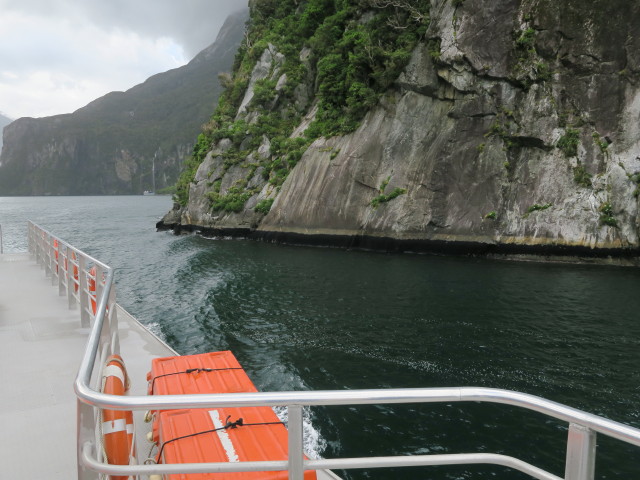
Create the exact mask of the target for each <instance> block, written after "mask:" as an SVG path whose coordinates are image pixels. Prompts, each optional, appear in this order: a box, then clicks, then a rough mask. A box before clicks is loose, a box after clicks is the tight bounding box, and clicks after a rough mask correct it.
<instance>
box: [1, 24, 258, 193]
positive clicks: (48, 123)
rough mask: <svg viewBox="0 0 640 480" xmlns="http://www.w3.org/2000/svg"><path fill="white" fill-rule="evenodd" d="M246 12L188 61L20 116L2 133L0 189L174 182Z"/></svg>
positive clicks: (105, 189)
mask: <svg viewBox="0 0 640 480" xmlns="http://www.w3.org/2000/svg"><path fill="white" fill-rule="evenodd" d="M246 18H247V13H246V12H244V13H239V14H237V15H234V16H232V17H230V18H229V19H228V20H227V22H226V23H225V25H224V26H223V27H222V29H221V31H220V33H219V35H218V38H217V40H216V42H215V43H213V44H212V45H211V46H210V47H208V48H207V49H205V50H203V51H202V52H201V53H200V54H198V55H197V56H196V57H195V58H194V59H193V60H192V61H191V62H189V64H187V65H185V66H183V67H180V68H177V69H174V70H171V71H168V72H165V73H161V74H158V75H154V76H153V77H151V78H149V79H148V80H147V81H146V82H144V83H143V84H140V85H137V86H135V87H133V88H131V89H130V90H128V91H126V92H112V93H109V94H107V95H105V96H104V97H102V98H100V99H97V100H95V101H93V102H91V103H90V104H88V105H87V106H85V107H83V108H81V109H79V110H77V111H76V112H74V113H73V114H67V115H58V116H54V117H46V118H38V119H34V118H21V119H18V120H16V121H15V122H13V123H12V124H11V125H9V126H8V127H7V128H6V129H5V131H4V148H3V149H2V154H1V156H0V195H80V194H85V195H86V194H91V195H97V194H137V193H142V192H143V191H144V190H150V189H151V188H152V185H153V177H152V174H153V170H154V167H155V185H156V187H157V188H162V187H166V186H168V185H172V184H174V183H175V181H176V178H177V177H178V174H179V172H180V168H181V165H182V163H183V162H184V159H185V158H187V157H188V156H189V155H190V154H191V151H192V148H193V142H194V139H195V138H196V136H197V135H198V131H199V129H200V127H201V125H202V123H203V122H205V121H206V120H207V119H208V118H209V116H210V115H211V110H212V108H213V107H214V105H215V102H216V101H217V98H218V96H219V94H220V91H221V87H220V86H219V84H218V82H217V81H216V77H217V75H218V74H219V73H221V72H225V71H229V70H230V69H231V66H232V63H233V58H234V55H235V52H236V50H237V48H238V45H239V44H240V41H241V39H242V36H243V33H244V24H245V21H246Z"/></svg>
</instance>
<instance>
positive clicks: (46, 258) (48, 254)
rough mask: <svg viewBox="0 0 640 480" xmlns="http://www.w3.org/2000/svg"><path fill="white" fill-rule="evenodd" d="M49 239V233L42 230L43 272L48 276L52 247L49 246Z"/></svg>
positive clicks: (49, 273)
mask: <svg viewBox="0 0 640 480" xmlns="http://www.w3.org/2000/svg"><path fill="white" fill-rule="evenodd" d="M50 240H51V239H50V238H49V235H47V234H45V233H44V232H43V237H42V242H43V244H44V273H45V275H46V276H47V277H48V276H49V275H51V250H52V249H53V247H52V246H51V241H50Z"/></svg>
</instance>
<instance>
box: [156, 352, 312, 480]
mask: <svg viewBox="0 0 640 480" xmlns="http://www.w3.org/2000/svg"><path fill="white" fill-rule="evenodd" d="M147 380H148V381H149V384H148V393H149V394H152V395H169V394H190V393H231V392H256V391H257V389H256V387H255V386H254V384H253V382H251V380H250V379H249V377H248V376H247V374H246V372H245V371H244V369H242V367H241V366H240V364H239V363H238V361H237V360H236V358H235V357H234V355H233V354H232V353H231V352H229V351H224V352H211V353H204V354H201V355H186V356H178V357H166V358H157V359H155V360H153V361H152V366H151V372H149V374H148V375H147ZM153 441H154V442H156V443H157V444H158V454H157V456H156V461H157V462H158V463H200V462H242V461H275V460H286V459H287V451H288V445H287V441H288V435H287V429H286V427H285V426H284V424H283V423H282V422H281V421H280V419H279V418H278V416H277V415H276V413H275V412H274V411H273V409H272V408H270V407H241V408H213V409H211V408H207V409H182V410H166V411H160V412H154V419H153ZM287 478H288V474H287V472H284V471H278V472H243V473H208V474H191V475H184V474H181V475H167V476H166V477H165V479H166V480H178V479H180V480H183V479H193V480H195V479H198V480H214V479H215V480H240V479H243V480H244V479H251V480H258V479H260V480H280V479H282V480H286V479H287ZM304 478H305V480H312V479H315V478H316V473H315V471H312V470H309V471H306V472H305V473H304Z"/></svg>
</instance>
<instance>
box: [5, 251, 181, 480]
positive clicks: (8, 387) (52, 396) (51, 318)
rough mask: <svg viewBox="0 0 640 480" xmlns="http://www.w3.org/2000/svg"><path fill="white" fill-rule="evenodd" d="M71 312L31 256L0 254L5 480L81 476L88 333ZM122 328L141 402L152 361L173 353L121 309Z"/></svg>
mask: <svg viewBox="0 0 640 480" xmlns="http://www.w3.org/2000/svg"><path fill="white" fill-rule="evenodd" d="M116 282H117V279H116ZM67 305H68V302H67V298H66V297H62V296H59V295H58V288H57V286H53V285H52V281H51V278H47V277H46V276H45V273H44V270H43V269H42V268H41V267H40V266H39V265H37V264H36V262H35V261H34V260H32V259H30V258H29V255H28V254H5V255H0V384H1V385H2V387H1V388H0V392H1V393H0V425H2V428H0V478H7V479H9V478H11V479H25V480H30V479H44V478H51V479H72V478H76V476H77V467H76V397H75V394H74V392H73V382H74V380H75V376H76V373H77V370H78V366H79V363H80V360H81V358H82V354H83V352H84V347H85V343H86V340H87V337H88V334H89V329H88V328H81V327H80V311H79V309H78V308H76V309H75V310H69V308H68V307H67ZM118 321H119V327H120V328H119V330H120V346H121V352H122V356H123V358H124V360H125V362H126V364H127V368H128V370H129V375H130V377H131V379H132V387H131V393H132V394H140V395H143V394H145V393H146V378H145V375H146V372H147V371H148V369H149V368H150V365H151V359H152V358H154V357H160V356H168V355H175V353H173V352H172V351H171V350H170V349H169V348H168V347H166V346H165V345H164V344H162V343H161V342H160V341H158V340H157V339H156V338H155V337H154V336H152V335H150V334H149V333H148V332H147V331H146V330H145V329H144V328H143V327H142V326H141V325H140V324H139V323H137V321H136V320H134V319H133V318H132V317H131V316H130V315H128V314H127V313H126V312H125V311H124V310H123V309H122V308H119V310H118ZM138 413H139V412H138ZM139 415H142V413H139ZM137 423H138V426H139V429H140V428H144V426H145V425H144V424H143V423H142V422H137ZM137 437H138V446H139V453H140V454H142V455H146V454H147V452H148V448H149V447H148V444H147V443H146V442H145V441H144V439H143V438H142V437H143V436H142V435H140V434H139V435H138V436H137Z"/></svg>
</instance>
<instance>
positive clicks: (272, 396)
mask: <svg viewBox="0 0 640 480" xmlns="http://www.w3.org/2000/svg"><path fill="white" fill-rule="evenodd" d="M34 227H36V228H39V229H40V227H37V226H35V224H34ZM40 230H42V231H43V232H44V233H45V234H46V235H50V236H51V238H55V239H56V240H57V241H58V242H59V243H60V244H64V245H65V246H67V247H68V248H73V247H70V246H69V245H68V244H67V243H66V242H63V241H62V240H61V239H58V238H57V237H54V236H53V235H51V234H50V233H49V232H46V231H45V230H43V229H40ZM73 251H75V252H78V253H79V254H80V255H83V256H84V257H85V258H86V259H88V260H89V261H90V262H92V263H95V264H97V265H100V266H101V268H102V269H103V271H104V273H105V274H106V279H105V281H104V287H103V289H102V292H100V293H101V295H99V296H98V299H97V301H98V305H97V310H96V315H95V319H94V324H93V326H92V328H91V333H90V335H89V339H88V341H87V346H86V348H85V352H84V355H83V358H82V361H81V364H80V368H79V370H78V374H77V376H76V380H75V382H74V389H75V392H76V395H77V397H78V399H79V400H80V402H82V403H84V404H87V405H90V406H93V407H97V408H108V409H114V410H146V409H149V410H170V409H183V408H219V407H253V406H270V407H287V409H288V411H289V461H286V462H239V463H236V464H233V465H229V464H179V465H152V466H149V465H145V466H115V465H108V464H106V463H100V462H99V461H98V460H96V459H95V458H93V457H92V456H91V454H90V450H91V449H92V448H93V447H92V446H91V444H90V443H89V442H85V443H82V445H81V444H80V441H81V439H80V438H78V459H79V461H80V462H83V463H84V464H85V465H87V466H88V467H89V468H91V469H92V470H94V471H98V472H101V473H106V474H110V473H111V474H118V475H127V474H131V475H135V474H151V473H165V474H166V473H176V472H182V473H202V472H213V471H220V472H221V471H243V469H245V471H248V470H246V469H249V470H256V469H262V470H283V469H285V470H286V469H288V470H289V472H290V474H289V478H290V479H298V478H302V471H303V469H309V468H312V469H326V468H341V469H346V468H367V467H369V468H377V467H386V466H403V465H405V466H408V465H443V464H447V465H451V464H463V463H492V464H497V465H504V466H508V467H511V468H515V469H517V470H520V471H522V472H525V473H528V474H529V475H532V476H534V477H535V478H539V479H542V480H558V479H559V478H560V477H557V476H555V475H553V474H551V473H549V472H545V471H544V470H541V469H539V468H538V467H535V466H533V465H529V464H527V463H525V462H523V461H521V460H519V459H516V458H513V457H507V456H503V455H498V454H491V453H477V454H455V455H417V456H415V455H414V456H399V457H368V458H366V459H357V458H346V459H323V460H304V461H303V460H302V457H303V456H302V414H301V411H302V408H303V407H312V406H329V405H371V404H401V403H437V402H489V403H497V404H506V405H512V406H517V407H522V408H524V409H527V410H531V411H535V412H538V413H542V414H544V415H547V416H550V417H553V418H556V419H558V420H562V421H565V422H568V423H569V438H568V445H567V461H566V472H565V479H566V480H592V479H593V469H594V467H593V465H594V461H595V448H596V445H595V432H598V433H601V434H604V435H607V436H609V437H612V438H616V439H618V440H621V441H623V442H626V443H629V444H631V445H634V446H637V447H640V429H638V428H635V427H632V426H630V425H625V424H623V423H620V422H616V421H614V420H610V419H607V418H604V417H601V416H598V415H594V414H591V413H587V412H584V411H582V410H578V409H576V408H573V407H569V406H567V405H563V404H560V403H557V402H554V401H551V400H547V399H545V398H542V397H538V396H535V395H530V394H527V393H521V392H515V391H510V390H503V389H496V388H484V387H450V388H449V387H439V388H395V389H368V390H324V391H288V392H287V391H285V392H257V393H226V394H191V395H157V396H147V395H144V396H142V395H138V396H119V395H107V394H104V393H101V392H99V391H97V390H95V389H93V388H92V387H91V375H92V372H93V371H94V366H95V361H96V359H97V357H98V350H99V347H100V337H101V332H102V330H103V328H104V323H105V318H106V315H105V313H106V311H107V305H108V303H109V302H110V301H111V302H115V299H114V297H113V294H112V289H113V283H114V270H113V269H112V268H110V267H109V266H107V265H105V264H103V263H101V262H99V261H98V260H96V259H94V258H93V257H91V256H89V255H86V254H84V252H80V251H78V250H76V249H73ZM115 335H116V336H117V332H116V333H115ZM79 430H80V429H79ZM298 458H299V460H297V459H298ZM292 472H293V473H292Z"/></svg>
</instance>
